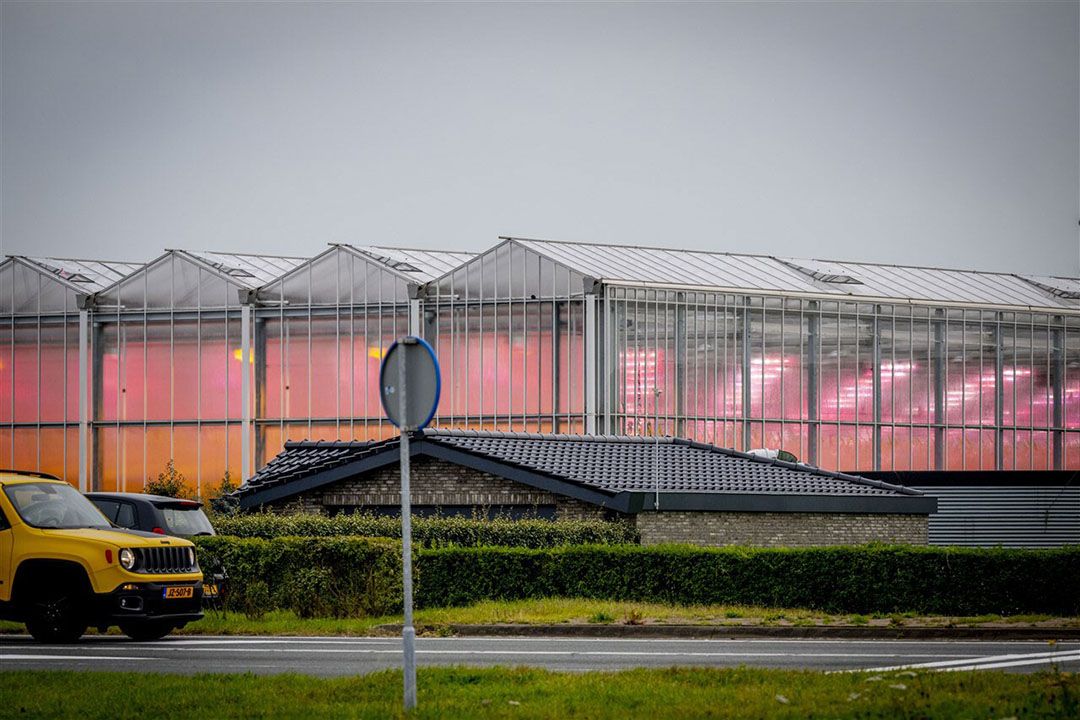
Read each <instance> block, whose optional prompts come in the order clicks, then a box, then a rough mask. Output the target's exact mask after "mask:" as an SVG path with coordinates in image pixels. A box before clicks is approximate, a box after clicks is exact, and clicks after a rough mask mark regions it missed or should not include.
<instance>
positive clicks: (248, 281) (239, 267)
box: [183, 250, 308, 288]
mask: <svg viewBox="0 0 1080 720" xmlns="http://www.w3.org/2000/svg"><path fill="white" fill-rule="evenodd" d="M183 252H185V253H187V254H188V255H191V256H192V257H194V258H198V259H199V260H202V261H203V262H204V263H207V264H208V265H212V266H213V267H215V268H217V269H218V270H220V271H221V272H223V273H225V274H226V275H228V276H229V277H230V278H233V279H234V280H236V282H237V283H238V284H240V285H244V286H246V287H249V288H256V287H260V286H262V285H266V284H267V283H269V282H272V281H274V280H275V279H277V278H278V277H281V276H282V275H284V274H285V273H287V272H289V271H290V270H292V269H293V268H295V267H299V266H300V265H303V264H304V263H305V262H307V261H308V258H302V257H287V256H280V255H248V254H244V253H219V252H210V251H192V250H184V251H183Z"/></svg>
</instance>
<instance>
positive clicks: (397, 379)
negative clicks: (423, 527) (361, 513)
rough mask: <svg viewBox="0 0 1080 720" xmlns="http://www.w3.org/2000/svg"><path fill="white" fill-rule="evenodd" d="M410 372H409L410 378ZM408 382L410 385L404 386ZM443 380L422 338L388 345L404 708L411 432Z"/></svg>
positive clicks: (411, 696) (410, 662)
mask: <svg viewBox="0 0 1080 720" xmlns="http://www.w3.org/2000/svg"><path fill="white" fill-rule="evenodd" d="M410 373H412V375H411V377H410ZM406 383H408V385H409V386H408V387H406ZM441 388H442V379H441V376H440V373H439V359H438V358H436V357H435V351H434V350H433V349H432V347H431V346H430V345H428V344H427V343H426V342H424V340H423V339H422V338H418V337H416V336H414V335H408V336H406V337H403V338H401V339H400V340H398V341H396V342H395V343H394V344H393V345H391V346H390V349H389V350H387V351H386V354H385V355H384V356H383V361H382V366H381V367H380V368H379V397H380V399H381V400H382V406H383V410H385V411H386V417H387V418H388V419H389V420H390V422H392V423H393V424H394V425H395V426H396V427H397V428H398V429H399V430H400V431H401V435H400V440H399V442H400V444H401V575H402V578H401V579H402V586H403V588H402V590H403V592H402V595H403V597H402V602H403V605H404V610H405V612H404V618H403V622H402V624H401V641H402V646H403V647H402V650H403V656H404V657H403V662H402V665H403V667H402V671H403V673H402V674H403V675H404V685H405V711H406V712H408V711H410V710H412V709H414V708H415V707H416V647H415V646H416V629H415V628H414V627H413V587H412V502H411V498H410V496H409V433H411V432H416V431H420V430H423V429H424V428H425V427H427V425H428V423H430V422H431V419H432V418H433V417H435V411H436V410H437V409H438V407H439V392H440V390H441Z"/></svg>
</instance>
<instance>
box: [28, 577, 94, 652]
mask: <svg viewBox="0 0 1080 720" xmlns="http://www.w3.org/2000/svg"><path fill="white" fill-rule="evenodd" d="M84 601H85V598H84V597H83V595H82V594H81V593H79V592H77V591H75V590H74V589H73V588H63V587H60V588H53V589H49V590H42V591H40V592H38V593H36V594H35V595H34V597H32V598H31V600H30V602H29V605H28V607H27V608H26V630H27V632H29V633H30V635H31V636H33V638H34V639H35V640H37V641H38V642H42V643H73V642H77V641H78V640H79V638H81V637H82V636H83V633H85V632H86V628H87V626H88V623H87V622H86V619H85V616H84V612H85V611H84V608H83V605H84Z"/></svg>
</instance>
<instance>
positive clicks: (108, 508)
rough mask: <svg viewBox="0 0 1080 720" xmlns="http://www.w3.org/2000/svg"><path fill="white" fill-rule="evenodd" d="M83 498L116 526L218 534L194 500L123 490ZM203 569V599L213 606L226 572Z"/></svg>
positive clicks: (191, 534) (181, 534) (183, 533)
mask: <svg viewBox="0 0 1080 720" xmlns="http://www.w3.org/2000/svg"><path fill="white" fill-rule="evenodd" d="M86 497H87V498H89V500H90V502H92V503H94V505H96V506H97V508H98V510H100V511H101V512H102V514H104V515H105V517H107V518H108V519H109V521H110V522H112V524H113V525H116V526H118V527H122V528H128V529H130V530H145V531H147V532H153V533H158V534H160V535H175V536H177V537H182V538H193V537H195V536H197V535H216V534H217V533H215V532H214V526H213V525H211V524H210V520H209V519H208V518H207V517H206V513H204V512H203V509H202V505H201V504H200V503H199V502H198V501H195V500H183V499H180V498H172V497H165V496H164V495H147V494H145V493H126V492H114V493H111V492H91V493H86ZM204 571H205V572H204V574H205V582H204V584H203V598H204V600H206V601H207V602H208V603H210V605H209V606H210V607H213V603H214V602H216V601H217V600H218V599H219V593H220V592H222V591H223V590H222V588H223V586H224V585H225V582H226V580H227V575H226V573H225V570H224V569H223V568H209V569H206V568H204Z"/></svg>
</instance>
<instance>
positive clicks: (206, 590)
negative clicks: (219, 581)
mask: <svg viewBox="0 0 1080 720" xmlns="http://www.w3.org/2000/svg"><path fill="white" fill-rule="evenodd" d="M202 594H203V597H209V598H212V597H217V596H218V589H217V585H206V584H204V585H203V586H202Z"/></svg>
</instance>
